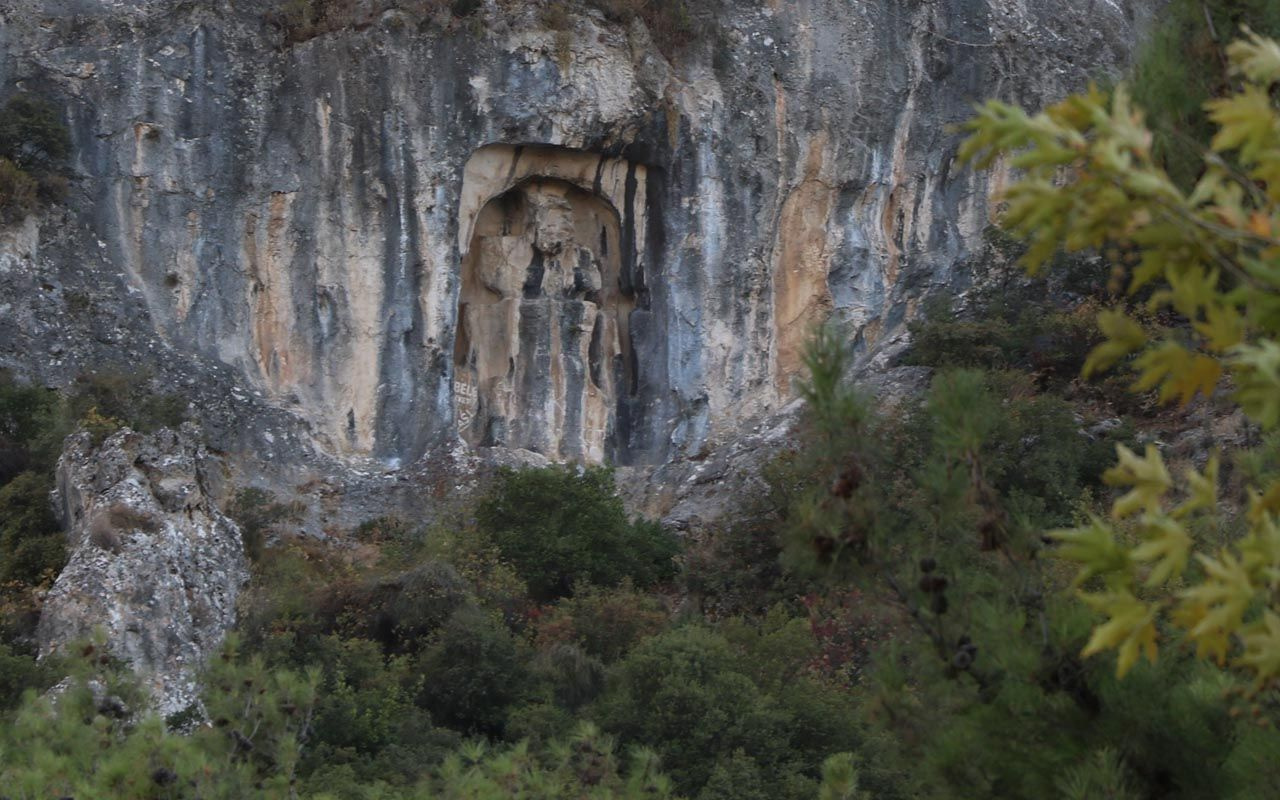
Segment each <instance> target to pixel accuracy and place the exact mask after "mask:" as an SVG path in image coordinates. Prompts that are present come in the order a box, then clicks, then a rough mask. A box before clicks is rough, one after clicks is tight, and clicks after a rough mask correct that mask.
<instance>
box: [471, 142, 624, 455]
mask: <svg viewBox="0 0 1280 800" xmlns="http://www.w3.org/2000/svg"><path fill="white" fill-rule="evenodd" d="M647 188H648V169H647V168H646V167H645V166H644V165H642V164H634V163H629V162H627V161H626V160H624V159H620V158H613V157H608V156H603V155H599V154H595V153H589V152H584V151H579V150H572V149H567V148H561V147H552V146H547V145H526V146H514V145H506V144H495V145H488V146H485V147H481V148H479V149H478V150H477V151H476V152H475V153H474V154H473V155H472V156H471V158H470V159H469V160H468V161H467V165H466V168H465V171H464V175H463V183H462V196H461V201H460V203H459V207H458V242H459V251H460V263H459V271H460V282H459V284H460V286H459V294H458V305H457V315H456V319H457V328H456V333H455V342H454V350H453V352H454V359H453V365H452V395H451V396H452V404H453V412H454V416H455V420H456V422H457V427H458V432H459V434H460V435H461V436H462V438H463V439H464V440H466V441H467V442H468V443H469V444H471V445H473V446H504V447H513V448H521V449H527V450H532V451H534V452H538V453H541V454H543V455H545V456H547V457H549V458H553V459H565V460H577V461H588V462H601V461H605V460H607V459H611V458H614V457H616V456H617V455H618V454H619V453H621V452H622V451H623V450H625V440H624V432H625V431H626V429H627V423H628V419H627V417H628V414H629V409H630V408H631V407H632V406H633V405H634V404H635V403H636V402H643V398H641V397H639V395H640V386H639V385H638V368H637V358H638V356H637V348H636V347H635V346H634V344H633V342H632V333H631V315H632V313H633V311H634V310H635V309H636V307H637V305H638V304H639V305H641V306H646V305H647V304H648V302H649V299H648V293H647V291H646V287H645V273H646V255H645V254H646V242H645V232H646V229H647V206H648V193H647Z"/></svg>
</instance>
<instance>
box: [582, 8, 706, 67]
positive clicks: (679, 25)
mask: <svg viewBox="0 0 1280 800" xmlns="http://www.w3.org/2000/svg"><path fill="white" fill-rule="evenodd" d="M588 2H589V3H590V4H591V5H593V6H595V7H596V8H598V9H600V10H601V11H603V12H604V15H605V17H607V18H608V19H609V20H611V21H613V22H617V23H619V24H621V25H630V24H631V23H632V21H634V20H635V19H637V18H639V19H640V20H641V21H643V22H644V24H645V27H646V28H648V29H649V34H650V35H651V36H652V37H653V41H654V44H656V45H657V46H658V49H659V50H661V51H662V52H663V53H664V54H665V55H666V56H667V57H668V58H670V57H672V56H674V55H675V54H677V53H678V52H679V51H680V50H682V49H683V48H685V47H687V46H688V45H690V44H692V43H693V42H695V41H698V40H700V39H703V38H706V37H708V36H710V35H711V29H712V24H711V23H712V19H711V17H710V15H709V14H707V13H701V14H696V15H695V13H694V12H693V11H692V10H691V9H690V6H689V4H688V3H687V2H686V0H588Z"/></svg>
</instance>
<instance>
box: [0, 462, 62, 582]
mask: <svg viewBox="0 0 1280 800" xmlns="http://www.w3.org/2000/svg"><path fill="white" fill-rule="evenodd" d="M52 489H53V481H51V480H50V479H49V478H48V476H47V475H45V474H42V473H37V472H23V473H21V474H20V475H18V476H17V477H16V478H14V479H13V480H11V481H9V483H7V484H5V485H4V487H3V488H0V585H13V584H18V585H26V586H40V585H48V584H50V583H52V582H53V578H54V577H55V576H56V575H57V573H58V571H59V570H61V569H62V566H63V564H65V563H66V561H67V556H66V547H65V544H64V536H63V534H62V532H61V530H60V529H59V527H58V523H57V520H55V519H54V517H53V509H52V507H51V504H50V499H49V492H50V491H51V490H52Z"/></svg>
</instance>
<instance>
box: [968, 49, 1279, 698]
mask: <svg viewBox="0 0 1280 800" xmlns="http://www.w3.org/2000/svg"><path fill="white" fill-rule="evenodd" d="M1227 52H1228V55H1229V56H1230V60H1231V65H1232V69H1233V71H1234V73H1235V75H1237V76H1238V78H1239V80H1240V81H1241V83H1240V88H1238V89H1236V90H1234V91H1233V92H1231V93H1230V94H1227V95H1226V96H1224V97H1221V98H1220V99H1216V100H1213V101H1210V102H1208V103H1206V104H1205V110H1206V112H1207V114H1208V116H1209V118H1210V119H1211V120H1212V122H1213V123H1214V124H1215V125H1216V126H1217V128H1218V132H1217V134H1216V135H1215V136H1214V137H1213V142H1212V146H1213V149H1214V153H1213V155H1212V157H1211V158H1210V159H1209V160H1208V162H1207V163H1208V166H1207V169H1206V170H1205V171H1204V173H1203V175H1202V176H1201V177H1200V178H1199V180H1198V181H1197V182H1196V184H1195V186H1194V189H1193V190H1192V191H1190V193H1186V192H1184V191H1182V190H1181V189H1180V188H1179V187H1178V185H1177V183H1176V182H1175V181H1174V180H1173V179H1172V178H1171V177H1170V176H1169V174H1168V173H1166V172H1165V171H1164V170H1163V169H1161V168H1160V166H1159V165H1158V162H1157V160H1156V159H1155V158H1154V157H1153V153H1152V151H1151V148H1150V135H1149V134H1148V132H1147V130H1146V129H1145V127H1144V126H1143V124H1142V118H1141V115H1140V114H1138V113H1137V112H1136V111H1134V109H1133V108H1132V106H1131V105H1130V101H1129V97H1128V94H1127V93H1126V92H1125V90H1124V89H1123V88H1121V89H1118V90H1117V91H1116V92H1115V94H1114V95H1113V96H1112V97H1110V98H1108V97H1106V96H1104V95H1102V94H1100V93H1099V92H1097V91H1093V92H1090V93H1089V94H1086V95H1079V96H1075V97H1071V98H1068V99H1067V100H1065V101H1063V102H1062V103H1060V104H1058V105H1056V106H1053V107H1051V108H1049V109H1047V110H1046V111H1045V112H1043V113H1041V114H1038V115H1036V116H1034V117H1030V116H1028V115H1026V114H1025V113H1023V112H1022V111H1020V110H1018V109H1015V108H1011V107H1009V106H1006V105H1003V104H1000V103H996V102H992V103H988V104H987V105H986V106H984V107H983V109H982V110H981V113H980V114H979V116H978V117H977V118H976V119H975V120H974V121H973V122H972V123H971V124H970V129H971V131H972V133H973V135H972V136H971V138H970V139H969V140H968V141H967V142H966V143H965V145H964V148H963V155H964V156H965V157H967V158H973V159H976V160H977V161H978V162H979V163H982V164H986V163H990V162H991V161H992V160H994V159H995V158H997V157H999V156H1001V155H1002V154H1005V153H1008V152H1011V151H1018V154H1017V155H1016V156H1015V157H1014V158H1013V163H1016V164H1017V165H1018V166H1019V167H1021V168H1023V169H1024V170H1025V171H1026V172H1025V175H1024V177H1022V178H1021V179H1020V180H1019V181H1017V182H1016V183H1014V184H1013V185H1012V186H1011V187H1009V189H1008V191H1007V193H1006V197H1007V200H1008V211H1007V215H1006V224H1007V225H1008V226H1009V227H1010V229H1011V230H1013V231H1015V232H1016V233H1018V234H1019V235H1022V236H1024V237H1026V238H1028V239H1030V240H1031V241H1032V242H1033V244H1032V246H1031V248H1030V249H1029V250H1028V252H1027V254H1026V256H1025V258H1024V262H1025V263H1026V265H1027V266H1028V268H1030V269H1037V268H1039V267H1040V266H1041V265H1042V264H1043V263H1044V262H1045V261H1046V259H1048V258H1049V256H1050V254H1052V253H1053V252H1054V251H1055V250H1056V249H1058V248H1065V249H1068V250H1079V249H1083V248H1086V247H1098V246H1105V245H1107V244H1109V243H1112V242H1115V243H1118V244H1119V245H1120V246H1122V247H1124V248H1125V249H1134V250H1136V251H1137V252H1138V253H1139V257H1138V258H1137V259H1136V263H1134V264H1133V265H1130V266H1128V268H1127V277H1128V278H1129V286H1130V291H1137V290H1139V289H1143V288H1148V289H1150V290H1151V291H1152V294H1151V297H1150V300H1149V302H1148V305H1149V306H1150V307H1152V308H1156V309H1162V310H1165V311H1167V313H1169V314H1170V315H1171V316H1176V317H1177V318H1179V319H1180V320H1181V321H1182V324H1180V325H1177V326H1175V327H1170V328H1168V329H1166V330H1163V331H1158V332H1157V333H1156V334H1155V335H1148V334H1147V332H1146V331H1144V330H1142V329H1141V328H1140V327H1139V326H1138V325H1137V324H1136V323H1135V322H1134V321H1133V320H1132V319H1131V318H1130V317H1129V316H1128V315H1126V314H1124V313H1123V312H1114V313H1111V314H1108V315H1106V316H1102V317H1100V318H1099V323H1100V326H1101V328H1102V330H1103V332H1104V333H1105V334H1106V335H1107V339H1106V341H1105V342H1103V344H1101V345H1100V346H1099V347H1098V348H1097V349H1096V350H1095V351H1094V354H1093V355H1092V356H1091V357H1090V359H1089V363H1088V364H1086V369H1087V370H1090V369H1107V368H1110V367H1112V366H1116V365H1119V364H1127V366H1129V367H1131V368H1132V370H1133V371H1134V372H1135V373H1136V374H1137V380H1136V381H1135V384H1134V386H1135V389H1137V390H1149V389H1157V390H1158V391H1159V396H1160V399H1161V401H1162V402H1171V401H1173V400H1174V399H1177V400H1179V401H1180V402H1181V403H1183V404H1186V403H1188V402H1190V401H1191V400H1192V398H1193V397H1195V395H1197V394H1203V395H1205V396H1210V395H1212V394H1213V393H1214V392H1215V390H1216V389H1217V387H1218V385H1219V382H1220V381H1221V379H1222V378H1223V376H1224V375H1226V374H1228V373H1229V374H1230V376H1231V378H1232V382H1233V384H1234V386H1235V387H1236V391H1235V395H1234V399H1235V400H1236V402H1238V403H1239V405H1240V407H1241V409H1242V410H1243V411H1244V413H1245V414H1246V415H1248V416H1249V418H1250V419H1251V420H1252V421H1253V422H1255V423H1256V424H1258V425H1259V426H1260V427H1261V428H1262V429H1263V430H1268V431H1269V430H1273V429H1275V428H1276V427H1277V425H1280V403H1277V400H1276V398H1278V397H1280V370H1278V369H1277V365H1280V358H1277V354H1280V344H1277V338H1278V337H1280V314H1277V308H1280V306H1278V305H1277V302H1276V298H1277V295H1278V294H1280V278H1278V277H1277V276H1280V234H1278V233H1277V232H1278V231H1280V108H1277V106H1276V103H1275V102H1274V100H1273V95H1272V93H1271V92H1272V90H1273V88H1274V87H1275V86H1276V85H1277V84H1280V45H1277V43H1276V42H1275V41H1272V40H1268V39H1263V38H1261V37H1259V36H1257V35H1250V36H1249V38H1248V39H1247V40H1245V41H1240V42H1236V43H1235V44H1233V45H1231V46H1230V47H1229V48H1228V50H1227ZM1228 159H1232V160H1234V163H1233V164H1232V163H1228ZM1064 174H1067V175H1068V176H1069V180H1067V181H1066V182H1063V181H1062V180H1061V176H1062V175H1064ZM1118 454H1119V458H1120V463H1119V464H1118V465H1117V466H1116V467H1115V468H1113V469H1112V470H1110V471H1108V473H1107V474H1106V479H1107V481H1108V482H1109V483H1111V484H1112V485H1115V486H1118V487H1121V488H1123V489H1125V490H1127V491H1126V493H1125V494H1124V495H1123V496H1121V497H1120V498H1119V499H1117V500H1116V502H1115V503H1114V504H1113V506H1112V509H1111V514H1110V518H1109V519H1105V520H1104V519H1101V518H1095V519H1093V520H1092V521H1091V522H1089V523H1088V524H1086V525H1082V526H1079V527H1076V528H1070V529H1066V530H1062V531H1058V532H1057V533H1055V534H1054V536H1055V538H1057V539H1058V540H1059V541H1061V542H1062V543H1063V549H1062V555H1063V556H1064V557H1065V558H1068V559H1071V560H1073V561H1076V562H1079V564H1080V566H1081V568H1080V573H1079V575H1078V577H1077V584H1079V585H1081V586H1083V587H1084V591H1085V594H1084V595H1083V599H1084V600H1085V601H1086V602H1087V603H1088V604H1089V605H1090V606H1092V607H1093V608H1095V609H1096V610H1098V611H1099V612H1102V613H1104V614H1106V615H1107V617H1108V619H1107V621H1106V622H1105V623H1103V624H1101V625H1099V626H1098V627H1097V628H1096V629H1095V630H1094V632H1093V635H1092V637H1091V638H1090V639H1089V642H1088V644H1087V645H1086V647H1085V648H1084V651H1083V652H1084V654H1085V655H1092V654H1094V653H1097V652H1101V651H1104V650H1110V649H1115V650H1116V651H1117V652H1118V660H1117V672H1118V674H1120V675H1123V674H1125V673H1126V672H1128V671H1129V670H1130V669H1132V668H1133V667H1134V665H1135V664H1136V662H1137V660H1138V658H1139V657H1140V656H1145V657H1146V658H1147V659H1148V660H1151V661H1154V660H1155V659H1156V657H1157V654H1158V652H1159V640H1160V639H1161V638H1162V636H1161V631H1162V628H1164V627H1165V624H1166V623H1170V624H1171V627H1173V628H1177V629H1181V631H1182V632H1183V635H1185V636H1186V637H1187V638H1188V639H1189V640H1191V641H1193V642H1194V643H1195V644H1196V648H1197V654H1198V655H1199V656H1201V657H1204V658H1213V659H1215V660H1217V661H1218V662H1219V663H1225V662H1226V661H1227V660H1228V659H1229V660H1230V661H1231V663H1232V664H1233V665H1234V666H1235V667H1237V668H1240V669H1241V670H1243V671H1245V672H1247V673H1250V674H1252V675H1253V676H1254V678H1255V682H1254V690H1255V691H1263V690H1269V689H1274V688H1275V687H1276V686H1278V685H1280V607H1277V605H1276V594H1275V585H1276V575H1277V574H1280V533H1278V531H1280V528H1278V527H1277V523H1276V514H1277V513H1278V512H1280V501H1278V500H1277V498H1280V483H1277V482H1276V481H1274V480H1272V481H1268V482H1262V483H1259V484H1255V485H1248V486H1246V487H1245V495H1246V496H1245V497H1243V498H1235V502H1234V503H1233V505H1236V506H1237V507H1239V506H1247V512H1246V513H1245V514H1244V515H1243V523H1244V525H1243V527H1244V531H1243V534H1242V535H1240V536H1239V537H1237V538H1235V540H1234V541H1232V542H1230V543H1229V544H1227V546H1225V547H1220V548H1219V549H1216V551H1215V550H1214V549H1212V548H1214V547H1216V546H1218V545H1219V544H1220V542H1221V541H1222V538H1223V537H1222V536H1216V537H1200V536H1197V533H1198V532H1200V531H1214V530H1220V529H1221V528H1222V508H1221V503H1222V500H1223V499H1224V498H1221V496H1220V488H1221V487H1220V481H1219V477H1218V470H1217V460H1216V459H1213V460H1210V462H1209V464H1208V465H1207V466H1206V467H1205V469H1204V470H1203V471H1196V470H1194V469H1192V470H1189V471H1187V472H1186V473H1185V476H1184V477H1182V478H1180V479H1176V480H1175V478H1174V477H1173V476H1171V474H1170V472H1169V470H1168V469H1167V467H1166V465H1165V464H1164V460H1163V457H1162V456H1161V454H1160V452H1159V450H1158V449H1156V448H1154V447H1149V448H1148V449H1147V451H1146V453H1145V454H1144V455H1143V456H1142V457H1139V456H1137V455H1136V454H1134V453H1132V452H1131V451H1129V450H1127V449H1124V448H1119V449H1118ZM1135 534H1136V535H1135ZM1206 538H1207V539H1208V541H1206V540H1205V539H1206Z"/></svg>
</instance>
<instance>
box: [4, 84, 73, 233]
mask: <svg viewBox="0 0 1280 800" xmlns="http://www.w3.org/2000/svg"><path fill="white" fill-rule="evenodd" d="M70 152H71V135H70V133H69V132H68V131H67V127H66V125H64V124H63V122H62V120H61V118H60V117H59V114H58V112H57V110H56V109H55V108H54V107H53V106H52V105H51V104H49V103H48V102H47V101H44V100H41V99H39V98H35V97H31V96H29V95H16V96H14V97H12V98H10V100H9V102H8V103H7V104H6V105H5V107H4V111H3V112H0V222H13V221H16V220H18V219H21V218H22V217H24V216H26V215H27V214H30V213H32V212H33V211H35V210H36V209H37V208H39V206H40V204H41V203H50V202H57V201H58V200H61V199H62V196H63V195H64V194H65V193H66V178H65V177H64V176H62V175H61V174H60V173H61V172H62V170H63V169H64V167H65V162H66V159H67V155H68V154H69V153H70Z"/></svg>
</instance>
